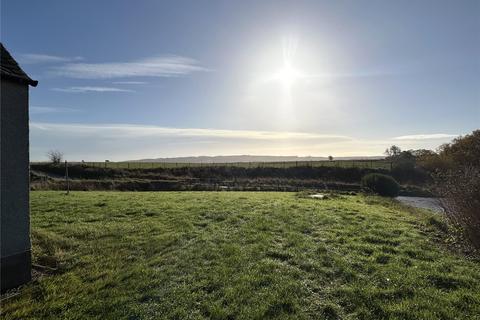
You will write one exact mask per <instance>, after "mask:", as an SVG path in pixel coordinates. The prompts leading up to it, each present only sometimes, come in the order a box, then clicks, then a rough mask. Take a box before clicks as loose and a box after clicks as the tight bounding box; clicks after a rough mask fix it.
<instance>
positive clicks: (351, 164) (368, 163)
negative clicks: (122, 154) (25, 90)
mask: <svg viewBox="0 0 480 320" xmlns="http://www.w3.org/2000/svg"><path fill="white" fill-rule="evenodd" d="M78 163H79V162H78ZM83 164H84V165H86V166H89V167H95V168H112V169H148V168H196V167H240V168H291V167H312V168H315V167H340V168H370V169H386V170H390V169H391V168H392V162H391V161H389V160H333V161H327V160H325V161H280V162H229V163H181V162H178V163H174V162H84V163H83Z"/></svg>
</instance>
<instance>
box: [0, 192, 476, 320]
mask: <svg viewBox="0 0 480 320" xmlns="http://www.w3.org/2000/svg"><path fill="white" fill-rule="evenodd" d="M31 203H32V205H31V211H32V213H31V224H32V241H33V259H34V261H35V263H37V264H41V265H46V266H50V267H56V268H57V270H56V271H55V272H51V273H52V274H47V275H43V276H41V277H40V278H38V279H37V280H36V281H35V282H33V283H31V284H29V285H27V286H26V287H25V288H24V289H23V290H22V291H21V294H20V295H18V296H16V297H13V298H10V299H8V300H7V301H6V302H3V305H2V312H3V314H2V317H4V318H5V319H28V318H35V319H38V318H42V319H43V318H45V319H163V318H165V319H476V317H477V319H478V317H479V315H480V262H479V261H473V260H468V259H466V258H465V257H462V256H461V255H459V254H456V253H454V252H452V251H451V250H449V249H448V248H447V246H446V245H445V242H447V241H448V238H446V236H445V235H444V234H443V233H442V229H444V227H445V225H444V224H443V222H442V221H441V219H440V218H438V217H436V216H435V215H433V214H430V213H427V212H423V211H413V210H407V209H405V208H404V207H402V206H400V205H398V204H396V203H395V202H393V201H390V200H383V199H380V198H376V197H364V196H342V197H339V198H333V199H329V200H313V199H306V198H299V197H297V196H296V195H295V194H294V193H267V192H264V193H260V192H259V193H240V192H238V193H237V192H223V193H222V192H218V193H215V192H157V193H153V192H152V193H147V192H145V193H134V192H74V193H71V194H70V195H68V196H66V195H64V194H62V193H60V192H32V194H31Z"/></svg>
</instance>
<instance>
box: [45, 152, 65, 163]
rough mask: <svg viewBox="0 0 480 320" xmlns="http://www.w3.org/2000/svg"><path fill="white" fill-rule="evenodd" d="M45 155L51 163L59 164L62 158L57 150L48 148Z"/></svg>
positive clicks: (61, 154)
mask: <svg viewBox="0 0 480 320" xmlns="http://www.w3.org/2000/svg"><path fill="white" fill-rule="evenodd" d="M47 157H48V159H49V160H50V161H51V162H52V163H53V164H59V163H60V162H62V160H63V153H62V152H60V151H58V150H50V151H48V152H47Z"/></svg>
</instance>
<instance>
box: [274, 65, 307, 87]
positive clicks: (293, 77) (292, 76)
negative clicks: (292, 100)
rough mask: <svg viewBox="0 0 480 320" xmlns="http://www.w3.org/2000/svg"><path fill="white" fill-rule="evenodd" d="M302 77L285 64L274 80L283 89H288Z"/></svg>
mask: <svg viewBox="0 0 480 320" xmlns="http://www.w3.org/2000/svg"><path fill="white" fill-rule="evenodd" d="M301 77H302V75H301V73H300V72H299V71H298V70H297V69H295V68H294V67H292V65H291V64H290V63H285V65H284V66H283V68H282V69H280V71H278V72H277V73H276V74H275V76H274V79H275V80H276V81H278V82H280V83H281V84H282V85H283V86H284V87H286V88H290V87H292V85H293V84H295V82H297V81H298V80H299V79H300V78H301Z"/></svg>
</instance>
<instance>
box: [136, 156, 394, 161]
mask: <svg viewBox="0 0 480 320" xmlns="http://www.w3.org/2000/svg"><path fill="white" fill-rule="evenodd" d="M384 158H385V157H382V156H371V157H361V156H360V157H334V160H376V159H384ZM325 160H328V157H298V156H251V155H232V156H198V157H175V158H155V159H140V160H131V161H132V162H133V161H134V162H169V163H172V162H176V163H232V162H287V161H325Z"/></svg>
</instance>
